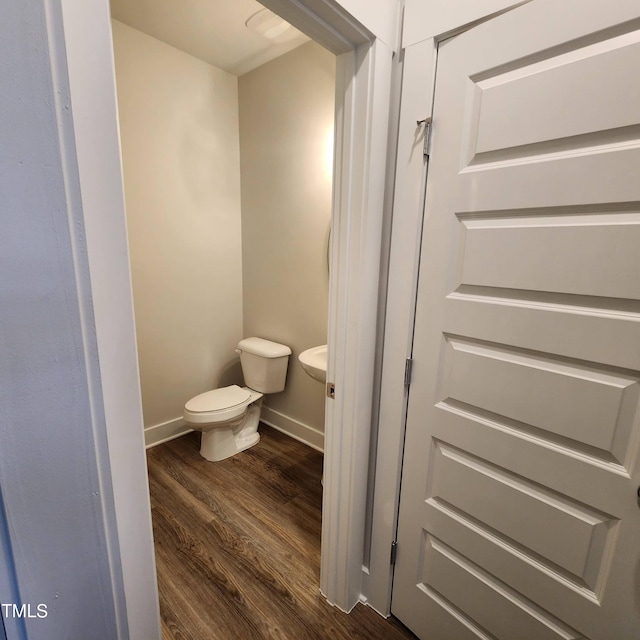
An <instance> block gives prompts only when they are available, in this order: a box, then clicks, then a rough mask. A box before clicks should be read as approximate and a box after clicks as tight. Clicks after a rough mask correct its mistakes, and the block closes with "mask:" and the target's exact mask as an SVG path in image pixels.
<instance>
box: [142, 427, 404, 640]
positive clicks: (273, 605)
mask: <svg viewBox="0 0 640 640" xmlns="http://www.w3.org/2000/svg"><path fill="white" fill-rule="evenodd" d="M260 432H261V434H262V439H261V441H260V443H259V444H257V445H256V446H254V447H252V448H251V449H248V450H247V451H244V452H242V453H240V454H238V455H236V456H234V457H232V458H229V459H227V460H224V461H222V462H216V463H213V462H207V461H206V460H204V459H203V458H202V457H201V456H200V454H199V453H198V450H199V442H200V436H199V434H196V433H192V434H189V435H187V436H184V437H182V438H179V439H177V440H173V441H172V442H168V443H166V444H163V445H160V446H157V447H154V448H153V449H150V450H149V451H148V455H147V457H148V463H149V482H150V487H151V506H152V510H151V512H152V517H153V530H154V536H155V549H156V562H157V567H158V584H159V591H160V611H161V617H162V637H163V640H169V639H173V638H175V639H180V640H213V639H217V638H220V639H222V640H245V639H246V640H253V639H254V638H255V639H259V638H265V639H266V638H268V639H271V638H283V639H284V638H286V639H295V640H305V639H307V638H317V639H318V640H320V639H321V640H326V639H329V638H330V639H332V640H334V639H336V640H337V639H341V638H345V639H347V638H348V639H352V638H361V639H362V640H375V639H377V638H381V639H385V640H386V639H389V640H401V639H407V638H414V636H413V634H411V633H410V632H409V631H407V630H406V629H405V628H404V627H403V626H402V625H401V624H400V623H399V622H397V621H396V620H395V619H393V618H390V619H388V620H385V619H384V618H382V617H380V616H379V615H378V614H377V613H375V612H374V611H373V610H372V609H369V608H368V607H365V606H364V605H361V604H359V605H357V606H356V608H355V609H354V610H353V611H352V613H351V614H350V615H347V614H345V613H342V612H341V611H339V610H338V609H336V608H334V607H331V606H330V605H328V604H327V603H326V601H325V600H324V598H323V597H322V596H321V595H320V592H319V590H318V587H319V579H320V578H319V576H320V515H321V514H320V511H321V502H322V486H321V483H320V479H321V476H322V454H320V453H318V452H316V451H314V450H313V449H310V448H308V447H306V446H304V445H302V444H300V443H299V442H296V441H295V440H292V439H291V438H288V437H287V436H285V435H283V434H281V433H279V432H277V431H275V430H274V429H271V428H269V427H267V426H265V425H262V424H261V425H260Z"/></svg>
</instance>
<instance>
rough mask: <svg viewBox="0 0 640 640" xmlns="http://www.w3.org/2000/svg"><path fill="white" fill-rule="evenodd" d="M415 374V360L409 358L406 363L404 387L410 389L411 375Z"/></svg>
mask: <svg viewBox="0 0 640 640" xmlns="http://www.w3.org/2000/svg"><path fill="white" fill-rule="evenodd" d="M412 372H413V358H407V360H406V362H405V363H404V386H405V387H408V386H409V385H410V384H411V374H412Z"/></svg>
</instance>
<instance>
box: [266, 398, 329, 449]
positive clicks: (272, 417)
mask: <svg viewBox="0 0 640 640" xmlns="http://www.w3.org/2000/svg"><path fill="white" fill-rule="evenodd" d="M260 421H261V422H264V423H265V424H268V425H269V426H270V427H273V428H274V429H276V430H277V431H281V432H282V433H286V434H287V435H288V436H290V437H292V438H293V439H294V440H298V441H300V442H302V443H303V444H306V445H307V446H309V447H311V448H312V449H316V450H317V451H322V452H324V433H322V431H318V430H317V429H314V428H313V427H310V426H309V425H308V424H304V423H302V422H299V421H298V420H294V419H293V418H290V417H289V416H285V415H284V414H283V413H280V412H279V411H275V410H274V409H270V408H269V407H265V406H263V407H262V412H261V413H260Z"/></svg>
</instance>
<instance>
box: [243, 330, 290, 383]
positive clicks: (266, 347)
mask: <svg viewBox="0 0 640 640" xmlns="http://www.w3.org/2000/svg"><path fill="white" fill-rule="evenodd" d="M238 351H240V364H241V365H242V373H243V374H244V383H245V384H246V385H247V387H249V389H253V390H254V391H260V392H261V393H278V391H283V390H284V381H285V379H286V377H287V365H288V364H289V356H290V355H291V349H289V347H287V346H286V345H284V344H278V343H277V342H271V341H270V340H263V339H262V338H245V339H244V340H241V341H240V343H239V344H238Z"/></svg>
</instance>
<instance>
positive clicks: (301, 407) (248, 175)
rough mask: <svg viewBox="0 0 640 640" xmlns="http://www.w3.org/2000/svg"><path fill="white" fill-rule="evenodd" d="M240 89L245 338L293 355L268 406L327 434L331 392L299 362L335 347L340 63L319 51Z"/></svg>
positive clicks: (300, 54) (309, 48) (301, 52)
mask: <svg viewBox="0 0 640 640" xmlns="http://www.w3.org/2000/svg"><path fill="white" fill-rule="evenodd" d="M238 88H239V101H240V148H241V171H242V252H243V290H244V298H243V299H244V334H245V335H246V336H250V335H256V336H261V337H264V338H267V339H270V340H275V341H277V342H281V343H283V344H287V345H289V346H290V347H291V349H292V350H293V355H292V358H291V361H290V365H289V373H288V377H287V387H286V389H285V391H284V392H283V393H280V394H277V395H274V396H270V397H268V398H267V400H266V403H267V405H268V407H270V408H271V409H274V410H276V411H278V412H280V413H282V414H284V415H285V416H287V417H289V418H292V419H294V420H296V421H298V422H301V423H303V425H307V426H309V427H312V428H313V429H316V430H319V431H324V387H323V385H322V384H320V383H318V382H316V381H314V380H312V379H311V378H310V377H309V376H307V375H306V374H305V373H304V371H303V370H302V368H301V367H300V363H299V362H298V359H297V356H298V354H299V353H300V352H301V351H303V350H304V349H307V348H309V347H314V346H317V345H321V344H325V343H326V341H327V299H328V271H327V239H328V233H329V223H330V216H331V188H332V187H331V162H332V146H333V122H334V103H335V96H334V91H335V56H334V55H333V54H331V53H329V52H327V51H326V50H325V49H323V48H322V47H320V46H319V45H317V44H315V43H313V42H310V43H308V44H306V45H304V46H302V47H300V48H298V49H295V50H294V51H292V52H290V53H287V54H285V55H284V56H281V57H280V58H277V59H276V60H273V61H272V62H269V63H267V64H266V65H263V66H262V67H259V68H258V69H256V70H254V71H252V72H250V73H248V74H246V75H244V76H242V77H241V78H240V79H239V85H238ZM265 415H269V413H268V412H267V413H266V414H265ZM269 417H270V418H271V419H272V420H274V416H273V415H270V416H269Z"/></svg>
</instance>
